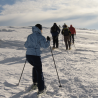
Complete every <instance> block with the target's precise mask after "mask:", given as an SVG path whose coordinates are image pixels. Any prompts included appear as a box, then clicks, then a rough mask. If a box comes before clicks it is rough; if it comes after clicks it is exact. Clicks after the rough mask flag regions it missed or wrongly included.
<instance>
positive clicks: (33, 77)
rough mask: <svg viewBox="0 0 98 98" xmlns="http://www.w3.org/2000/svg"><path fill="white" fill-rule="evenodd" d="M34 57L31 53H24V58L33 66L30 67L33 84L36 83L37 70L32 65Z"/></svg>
mask: <svg viewBox="0 0 98 98" xmlns="http://www.w3.org/2000/svg"><path fill="white" fill-rule="evenodd" d="M33 58H34V57H33V56H32V55H26V59H27V61H28V62H29V63H30V64H31V65H32V66H33V68H32V81H33V83H34V84H36V83H37V72H36V69H35V67H34V59H33Z"/></svg>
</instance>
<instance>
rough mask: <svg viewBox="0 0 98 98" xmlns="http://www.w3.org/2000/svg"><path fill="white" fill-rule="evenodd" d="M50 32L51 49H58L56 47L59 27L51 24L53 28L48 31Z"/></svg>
mask: <svg viewBox="0 0 98 98" xmlns="http://www.w3.org/2000/svg"><path fill="white" fill-rule="evenodd" d="M50 32H51V34H52V37H53V49H54V48H58V46H59V43H58V36H59V33H60V29H59V27H58V26H57V24H56V23H54V24H53V26H52V27H51V29H50ZM55 45H56V47H55Z"/></svg>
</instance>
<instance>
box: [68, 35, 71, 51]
mask: <svg viewBox="0 0 98 98" xmlns="http://www.w3.org/2000/svg"><path fill="white" fill-rule="evenodd" d="M68 46H69V49H71V42H70V36H68Z"/></svg>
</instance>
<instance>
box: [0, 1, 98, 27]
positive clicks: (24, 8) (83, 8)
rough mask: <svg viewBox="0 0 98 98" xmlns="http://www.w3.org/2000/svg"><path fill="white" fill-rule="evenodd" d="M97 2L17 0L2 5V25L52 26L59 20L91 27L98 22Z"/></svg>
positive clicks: (0, 17)
mask: <svg viewBox="0 0 98 98" xmlns="http://www.w3.org/2000/svg"><path fill="white" fill-rule="evenodd" d="M97 4H98V1H97V0H89V1H88V0H82V1H80V0H17V1H16V2H15V3H14V4H13V5H8V4H6V5H3V6H2V8H3V10H2V12H1V13H0V25H2V24H3V25H12V26H13V25H16V26H17V25H20V26H21V25H22V26H23V25H35V23H38V22H40V23H42V24H44V25H46V26H51V25H52V24H53V22H57V23H58V24H61V25H63V23H67V24H68V25H70V24H72V23H73V24H74V25H75V26H76V27H83V26H84V27H89V26H90V25H92V24H96V23H97V22H98V21H97V20H96V19H97V17H98V14H97V13H98V10H97V9H98V6H97Z"/></svg>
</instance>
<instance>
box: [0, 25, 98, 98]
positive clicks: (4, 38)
mask: <svg viewBox="0 0 98 98" xmlns="http://www.w3.org/2000/svg"><path fill="white" fill-rule="evenodd" d="M76 31H77V35H76V36H75V46H74V45H72V49H71V50H69V51H65V45H64V42H63V38H62V35H61V34H60V35H59V46H60V47H59V50H58V49H57V50H54V51H53V55H54V59H55V63H56V66H57V70H58V74H59V78H60V82H61V85H62V87H59V82H58V77H57V73H56V70H55V66H54V62H53V58H52V55H51V51H50V48H47V49H41V50H42V54H41V56H42V64H43V72H44V78H45V84H46V86H47V95H45V96H42V97H41V98H98V65H97V64H98V31H96V30H85V29H84V30H83V29H76ZM31 33H32V30H31V27H11V26H10V27H4V26H3V27H0V98H37V97H36V94H37V93H36V92H37V90H35V91H31V92H28V88H29V87H30V85H32V66H31V65H30V64H29V63H28V62H27V63H26V66H25V69H24V72H23V76H22V78H21V81H20V84H19V86H17V84H18V82H19V79H20V75H21V72H22V70H23V66H24V63H25V60H26V58H25V52H26V49H25V48H24V42H25V41H26V39H27V36H28V35H29V34H31ZM43 35H44V36H45V37H47V36H51V34H50V28H45V27H44V28H43ZM51 46H52V40H51Z"/></svg>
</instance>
